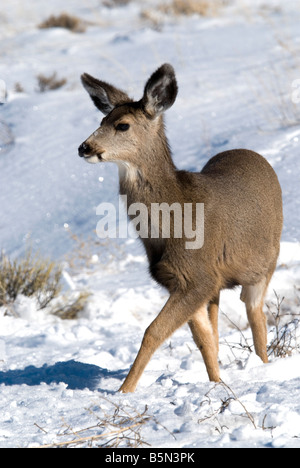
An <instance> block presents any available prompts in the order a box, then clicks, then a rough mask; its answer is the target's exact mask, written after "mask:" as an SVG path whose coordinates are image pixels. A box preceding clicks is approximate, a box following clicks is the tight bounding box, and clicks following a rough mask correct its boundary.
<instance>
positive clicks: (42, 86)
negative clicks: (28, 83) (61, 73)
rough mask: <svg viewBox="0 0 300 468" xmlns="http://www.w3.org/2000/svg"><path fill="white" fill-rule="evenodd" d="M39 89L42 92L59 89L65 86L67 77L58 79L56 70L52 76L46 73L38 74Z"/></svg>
mask: <svg viewBox="0 0 300 468" xmlns="http://www.w3.org/2000/svg"><path fill="white" fill-rule="evenodd" d="M37 81H38V90H39V92H40V93H44V92H46V91H53V90H55V89H59V88H61V87H62V86H64V85H65V84H66V82H67V80H66V79H65V78H61V79H58V78H57V74H56V72H54V73H53V74H52V75H50V76H45V75H42V74H40V75H38V76H37Z"/></svg>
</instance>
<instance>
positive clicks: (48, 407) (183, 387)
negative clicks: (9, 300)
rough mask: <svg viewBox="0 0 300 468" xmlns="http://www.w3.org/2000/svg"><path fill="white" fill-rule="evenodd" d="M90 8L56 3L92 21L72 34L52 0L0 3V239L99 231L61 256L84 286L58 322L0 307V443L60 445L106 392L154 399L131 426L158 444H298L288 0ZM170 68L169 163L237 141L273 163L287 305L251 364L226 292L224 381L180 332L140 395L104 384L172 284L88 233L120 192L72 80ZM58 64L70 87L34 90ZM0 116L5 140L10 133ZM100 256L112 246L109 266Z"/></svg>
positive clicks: (298, 263) (299, 215)
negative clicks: (285, 321) (281, 354)
mask: <svg viewBox="0 0 300 468" xmlns="http://www.w3.org/2000/svg"><path fill="white" fill-rule="evenodd" d="M101 3H102V2H100V1H98V0H85V1H84V2H82V1H79V0H69V1H68V2H67V6H66V7H65V8H64V9H65V10H67V12H68V13H71V14H74V15H76V16H78V17H80V18H82V19H83V20H85V21H86V22H87V27H86V31H85V32H84V33H72V32H69V31H67V30H65V29H61V28H59V29H38V28H37V25H38V24H39V23H41V22H42V21H43V20H44V19H46V18H47V17H48V16H49V15H51V14H59V13H61V6H60V3H59V2H58V1H57V0H54V1H52V2H45V1H41V0H31V1H30V2H29V0H25V1H24V0H23V1H20V0H10V1H8V0H3V1H2V4H1V12H0V80H2V83H3V82H4V83H5V87H6V90H7V93H8V94H7V98H6V102H5V103H4V104H3V105H1V106H0V122H1V126H0V207H1V220H0V247H1V249H3V250H5V252H7V253H8V254H10V255H13V256H17V255H19V254H21V253H22V252H24V250H25V248H26V245H27V244H28V242H30V243H31V245H33V247H34V248H36V249H39V250H40V251H41V252H42V253H45V254H47V255H50V256H52V257H55V258H57V259H58V260H61V259H64V256H65V255H66V254H70V251H71V250H72V249H73V248H74V242H73V241H72V240H71V238H70V235H69V234H68V230H67V229H66V228H65V227H66V225H68V226H69V229H70V230H71V231H72V232H73V233H74V234H76V235H77V236H82V237H83V239H86V240H87V239H88V238H89V237H92V238H93V239H94V240H93V241H91V245H90V252H89V255H90V256H92V255H94V256H93V257H92V260H93V262H92V264H91V265H89V266H88V267H85V268H82V269H81V270H80V271H78V270H76V271H74V270H72V269H71V268H69V267H68V265H67V264H66V267H65V277H66V286H65V287H66V289H67V288H70V287H71V288H73V289H75V290H76V291H82V290H88V291H89V292H91V293H92V295H91V298H90V300H89V304H88V306H87V308H86V311H85V312H84V313H83V314H82V315H81V317H80V318H79V319H77V320H71V321H62V320H60V319H59V318H55V317H53V316H52V315H49V314H47V312H41V311H37V310H36V304H35V303H34V301H33V300H31V299H28V298H24V297H20V298H18V301H17V302H16V304H15V305H14V314H15V315H16V316H17V317H18V318H16V317H12V316H7V315H5V314H4V312H5V311H4V308H2V309H1V308H0V447H14V446H18V447H28V446H38V445H42V444H50V443H52V442H54V441H61V436H60V437H59V436H58V435H57V434H59V433H60V434H62V433H63V432H64V430H65V429H66V426H67V425H68V426H69V427H71V428H73V430H74V431H76V430H80V429H83V428H85V427H89V426H91V425H92V419H93V418H92V416H91V414H90V412H89V411H87V408H89V407H91V406H92V407H93V408H98V406H99V405H100V406H101V407H104V408H105V409H106V411H110V412H111V413H113V411H114V407H113V405H114V404H116V405H119V406H120V407H122V406H124V407H127V406H126V405H128V406H129V407H131V408H135V409H136V410H137V411H139V412H140V413H142V412H143V411H144V409H145V405H147V406H148V413H149V415H151V416H152V419H151V418H150V420H149V421H148V422H147V423H145V425H144V426H143V427H142V429H141V434H142V438H143V440H145V441H146V442H147V443H149V444H151V445H152V446H154V447H206V446H209V447H245V446H247V447H300V398H299V390H300V354H299V340H300V337H299V330H298V329H297V323H298V322H297V314H299V312H300V310H299V309H300V299H299V290H300V243H299V241H300V197H299V174H300V158H299V152H300V127H299V122H300V108H299V106H300V104H299V103H298V104H297V103H295V102H293V100H292V97H293V94H292V93H293V91H295V88H293V82H294V80H297V79H299V78H300V76H299V58H298V57H299V47H300V33H299V19H300V9H299V6H298V2H296V1H293V0H287V1H286V2H284V5H283V4H282V2H279V1H278V2H276V1H263V2H262V1H260V0H256V1H255V2H253V1H252V2H250V0H249V1H246V0H245V1H239V2H236V3H235V2H229V3H230V5H229V6H228V7H227V8H225V9H224V10H221V11H219V12H218V14H216V15H215V16H213V17H211V18H210V17H209V18H207V17H201V18H200V17H199V16H192V17H173V16H167V15H163V14H161V13H158V11H157V8H156V5H157V4H159V3H161V2H159V1H158V0H148V1H145V2H138V1H131V2H129V3H128V5H126V6H124V7H114V8H107V7H105V6H103V5H102V4H101ZM144 10H147V12H148V14H147V15H145V14H144V15H143V17H141V11H144ZM149 12H150V14H149ZM145 18H146V19H145ZM149 18H150V20H149ZM154 19H155V22H154ZM164 62H170V63H172V64H173V66H174V68H175V69H176V74H177V79H178V83H179V88H180V92H179V96H178V99H177V101H176V103H175V105H174V106H173V107H172V109H170V111H169V112H168V113H167V115H166V123H167V134H168V137H169V140H170V143H171V146H172V149H173V153H174V161H175V163H176V165H177V166H178V167H179V168H185V169H189V170H200V169H201V167H202V166H203V165H204V163H205V162H206V161H207V159H208V158H209V157H210V156H212V155H214V154H216V153H217V152H220V151H223V150H225V149H228V148H238V147H247V148H249V149H253V150H255V151H258V152H260V153H261V154H263V155H264V156H265V157H266V158H267V159H268V160H269V162H270V163H271V164H272V165H273V167H274V169H275V170H276V172H277V174H278V177H279V179H280V182H281V185H282V190H283V199H284V218H285V221H284V231H283V236H282V249H281V256H280V259H279V262H278V268H277V270H276V273H275V275H274V278H273V280H272V284H271V287H270V291H269V294H268V304H269V307H270V308H271V310H276V306H275V305H274V302H276V297H275V294H274V290H275V291H276V294H277V295H278V296H280V297H283V296H284V297H285V300H284V302H283V306H282V307H283V310H284V312H288V313H289V314H295V317H294V322H293V326H294V329H293V330H292V331H293V343H292V345H293V346H292V347H293V351H292V352H291V355H290V356H289V357H286V358H285V359H282V358H278V357H272V358H271V362H270V364H268V365H262V363H261V362H260V361H259V359H258V358H257V357H256V356H255V355H254V354H253V353H250V352H249V351H248V350H247V348H246V346H245V341H244V338H243V335H244V337H245V339H246V340H247V342H248V340H249V344H251V334H250V333H249V329H246V326H247V322H246V319H245V312H244V309H243V304H242V303H240V301H239V291H238V290H237V291H230V292H224V293H223V294H222V302H221V320H220V342H221V346H220V363H221V375H222V379H223V381H224V384H220V385H217V386H216V385H214V384H211V383H209V382H208V381H207V375H206V371H205V368H204V364H203V362H202V359H201V356H200V353H199V351H198V350H197V349H196V347H195V345H194V343H193V341H192V339H191V337H190V333H189V331H188V329H187V328H186V327H183V328H182V329H181V330H179V331H178V332H176V333H175V335H174V336H173V337H172V338H171V340H169V342H167V343H165V345H164V346H163V347H162V348H161V349H160V350H159V351H158V352H157V353H156V354H155V356H154V358H153V359H152V361H151V363H150V364H149V366H148V367H147V369H146V372H145V373H144V375H143V377H142V379H141V382H140V384H139V386H138V389H137V391H136V393H135V394H134V395H120V394H118V393H115V391H116V389H118V387H119V386H120V384H121V382H122V380H123V379H124V377H125V375H126V373H127V371H128V369H129V367H130V365H131V364H132V362H133V360H134V357H135V355H136V352H137V350H138V348H139V345H140V342H141V339H142V336H143V332H144V329H145V327H146V326H147V325H148V324H149V323H150V321H151V320H152V319H153V318H154V317H155V316H156V314H157V312H158V311H159V310H160V308H161V307H162V305H163V304H164V302H165V301H166V299H167V296H166V293H165V291H163V290H161V289H160V288H159V287H158V286H157V285H155V284H154V283H153V282H152V281H151V279H150V278H149V275H148V273H147V264H146V259H145V256H144V253H143V250H142V248H141V246H140V244H139V243H138V242H137V241H136V242H134V241H132V240H125V241H121V240H120V241H118V240H117V241H112V243H111V244H105V245H104V246H103V247H102V249H101V248H100V249H99V247H96V245H95V244H96V241H97V238H96V236H95V233H94V230H95V228H96V224H97V221H98V218H97V216H96V211H95V209H96V207H97V205H98V204H99V203H101V202H103V201H105V202H110V201H112V202H114V203H116V204H117V196H118V180H117V169H116V168H115V167H114V166H113V165H110V164H108V165H98V166H89V165H87V164H84V163H83V161H82V160H81V159H80V158H78V156H77V148H78V146H79V144H80V143H81V142H82V141H83V140H84V139H85V138H86V137H87V136H88V135H89V134H90V133H91V132H92V131H93V130H95V128H96V127H97V126H98V123H99V120H100V119H101V116H100V114H99V113H98V112H97V111H96V109H95V108H94V107H93V105H92V103H91V102H90V100H89V99H88V97H87V95H86V92H85V91H84V90H83V89H82V87H81V84H80V80H79V77H80V74H81V73H83V72H88V73H90V74H94V75H95V76H98V77H100V78H101V79H103V80H107V81H109V82H112V83H113V84H115V85H117V86H119V87H121V88H123V89H125V90H127V91H128V92H129V94H130V95H132V96H134V97H136V98H137V99H138V98H140V97H141V93H142V90H143V85H144V83H145V80H146V79H147V78H148V76H149V75H150V74H151V73H152V72H153V71H154V70H155V68H156V67H157V66H159V65H160V64H162V63H164ZM53 72H56V73H57V76H58V77H59V78H65V79H66V80H67V83H66V85H65V86H64V87H62V88H60V89H58V90H55V91H48V92H45V93H40V92H38V89H37V88H38V85H37V78H36V77H37V75H39V74H44V75H46V76H49V75H51V74H52V73H53ZM16 83H19V84H20V85H21V87H22V89H23V92H21V93H18V92H16ZM7 128H8V129H9V132H10V134H12V135H13V137H14V143H13V144H5V145H4V144H3V141H4V136H3V134H4V133H3V132H5V129H6V132H8V130H7ZM1 132H2V133H1ZM1 138H2V140H3V141H2V143H1ZM89 242H90V241H89ZM116 244H117V246H116ZM112 251H113V252H116V251H117V252H118V253H117V254H114V255H113V257H112V258H110V261H109V263H108V258H109V253H110V252H112ZM96 255H97V256H98V257H97V256H96ZM298 318H299V316H298ZM232 322H234V323H235V324H236V325H237V326H238V327H240V328H241V329H242V330H243V332H242V333H243V335H242V334H241V331H238V330H236V328H235V327H234V326H233V325H232ZM290 327H292V325H290ZM272 338H273V330H272V327H271V326H270V329H269V341H271V340H272ZM297 339H298V341H297ZM103 397H105V398H106V399H108V400H109V402H110V403H109V402H108V401H107V400H103ZM224 402H226V403H224ZM132 411H133V410H132ZM95 412H96V409H95ZM69 438H70V436H69ZM67 439H68V437H67V436H66V440H67Z"/></svg>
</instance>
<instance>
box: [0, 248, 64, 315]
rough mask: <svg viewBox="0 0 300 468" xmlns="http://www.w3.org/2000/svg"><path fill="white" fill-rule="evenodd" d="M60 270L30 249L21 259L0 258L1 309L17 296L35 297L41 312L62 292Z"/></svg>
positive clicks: (2, 256) (3, 255)
mask: <svg viewBox="0 0 300 468" xmlns="http://www.w3.org/2000/svg"><path fill="white" fill-rule="evenodd" d="M61 275H62V270H61V267H60V266H58V265H57V264H56V263H55V262H53V261H51V260H48V259H45V258H43V257H42V256H40V255H38V254H35V255H33V254H32V252H31V250H29V251H28V252H27V253H26V254H25V255H24V257H22V258H20V259H15V260H11V259H10V258H9V257H8V256H7V255H5V254H3V253H2V254H1V257H0V306H3V305H7V304H10V303H12V302H14V301H15V300H16V298H17V296H18V295H19V294H23V295H24V296H27V297H32V296H35V297H36V298H37V302H38V305H39V307H40V308H41V309H43V308H45V307H46V306H47V305H48V304H49V302H50V301H52V299H54V298H55V297H56V296H57V295H58V294H59V292H60V291H61V285H60V281H61Z"/></svg>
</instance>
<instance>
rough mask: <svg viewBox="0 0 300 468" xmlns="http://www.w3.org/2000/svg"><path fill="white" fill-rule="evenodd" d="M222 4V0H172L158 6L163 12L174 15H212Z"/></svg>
mask: <svg viewBox="0 0 300 468" xmlns="http://www.w3.org/2000/svg"><path fill="white" fill-rule="evenodd" d="M223 5H224V1H222V0H211V1H208V0H172V2H171V3H168V4H164V5H162V6H161V7H160V8H161V9H162V11H164V12H165V13H171V14H173V15H175V16H180V15H183V16H191V15H200V16H214V15H216V14H217V13H218V11H219V9H220V8H221V7H222V6H223Z"/></svg>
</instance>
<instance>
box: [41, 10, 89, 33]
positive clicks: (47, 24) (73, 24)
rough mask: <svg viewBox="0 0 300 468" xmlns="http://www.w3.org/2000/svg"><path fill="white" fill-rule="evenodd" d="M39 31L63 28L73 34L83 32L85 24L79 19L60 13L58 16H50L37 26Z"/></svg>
mask: <svg viewBox="0 0 300 468" xmlns="http://www.w3.org/2000/svg"><path fill="white" fill-rule="evenodd" d="M39 28H40V29H48V28H64V29H68V30H69V31H72V32H75V33H82V32H85V29H86V28H85V24H84V21H82V20H81V19H80V18H77V17H76V16H73V15H69V14H68V13H61V14H60V15H58V16H54V15H52V16H50V17H49V18H48V19H46V20H45V21H43V22H42V23H41V24H40V25H39Z"/></svg>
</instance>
